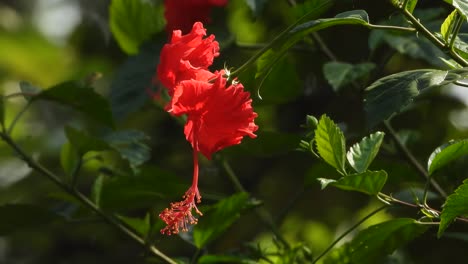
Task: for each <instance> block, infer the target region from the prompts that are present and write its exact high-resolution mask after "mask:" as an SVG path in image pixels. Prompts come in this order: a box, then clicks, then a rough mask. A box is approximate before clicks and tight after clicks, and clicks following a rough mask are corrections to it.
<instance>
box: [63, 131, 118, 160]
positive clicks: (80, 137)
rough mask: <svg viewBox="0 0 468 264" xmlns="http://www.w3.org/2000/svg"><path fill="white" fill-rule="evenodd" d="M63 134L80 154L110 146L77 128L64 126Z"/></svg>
mask: <svg viewBox="0 0 468 264" xmlns="http://www.w3.org/2000/svg"><path fill="white" fill-rule="evenodd" d="M65 135H66V136H67V138H68V141H69V142H70V143H71V144H72V145H73V147H74V148H75V150H76V151H78V153H79V154H80V155H84V154H86V152H88V151H103V150H107V149H109V148H110V146H109V144H107V143H106V142H105V141H104V140H102V139H100V138H97V137H93V136H90V135H88V134H86V133H85V132H84V131H80V130H77V129H75V128H73V127H70V126H65Z"/></svg>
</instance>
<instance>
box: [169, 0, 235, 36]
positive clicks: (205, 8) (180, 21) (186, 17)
mask: <svg viewBox="0 0 468 264" xmlns="http://www.w3.org/2000/svg"><path fill="white" fill-rule="evenodd" d="M227 2H228V0H165V1H164V7H165V12H164V16H165V17H166V22H167V24H166V30H167V32H172V31H173V30H176V29H178V30H181V31H182V32H183V33H187V32H188V31H190V28H191V27H192V25H193V23H195V22H202V23H209V22H211V18H210V13H211V8H212V7H213V6H225V5H226V4H227Z"/></svg>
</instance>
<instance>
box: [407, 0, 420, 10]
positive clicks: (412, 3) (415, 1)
mask: <svg viewBox="0 0 468 264" xmlns="http://www.w3.org/2000/svg"><path fill="white" fill-rule="evenodd" d="M417 4H418V0H409V1H408V3H407V4H406V6H405V8H406V10H408V11H409V12H410V13H413V11H414V9H415V8H416V5H417Z"/></svg>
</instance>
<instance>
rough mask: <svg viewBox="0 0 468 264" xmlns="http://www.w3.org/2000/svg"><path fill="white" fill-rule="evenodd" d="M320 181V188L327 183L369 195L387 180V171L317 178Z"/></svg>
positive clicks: (377, 191) (374, 192) (375, 191)
mask: <svg viewBox="0 0 468 264" xmlns="http://www.w3.org/2000/svg"><path fill="white" fill-rule="evenodd" d="M317 180H319V181H320V184H321V186H322V190H323V189H324V188H325V187H327V186H328V185H332V186H335V187H337V188H339V189H342V190H347V191H358V192H362V193H365V194H369V195H376V194H378V193H379V192H380V191H381V190H382V188H383V186H384V185H385V182H386V181H387V172H385V171H383V170H381V171H366V172H363V173H357V174H350V175H347V176H344V177H342V178H340V179H339V180H332V179H324V178H319V179H317Z"/></svg>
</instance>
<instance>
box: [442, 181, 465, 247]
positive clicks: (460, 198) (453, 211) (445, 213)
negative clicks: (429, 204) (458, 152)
mask: <svg viewBox="0 0 468 264" xmlns="http://www.w3.org/2000/svg"><path fill="white" fill-rule="evenodd" d="M466 215H468V179H466V180H464V181H463V184H462V185H460V186H458V188H457V189H456V190H455V192H454V193H453V194H451V195H449V197H447V200H446V201H445V204H444V205H443V209H442V213H441V214H440V224H439V231H438V232H437V237H439V238H440V237H441V236H442V234H443V233H444V231H445V229H447V227H448V226H449V225H450V224H451V223H452V222H453V220H455V218H457V216H466Z"/></svg>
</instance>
